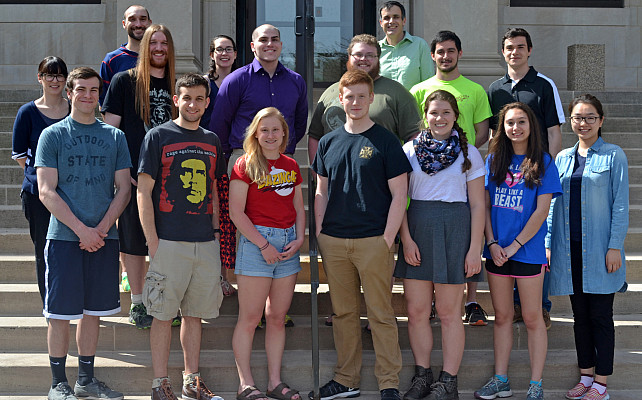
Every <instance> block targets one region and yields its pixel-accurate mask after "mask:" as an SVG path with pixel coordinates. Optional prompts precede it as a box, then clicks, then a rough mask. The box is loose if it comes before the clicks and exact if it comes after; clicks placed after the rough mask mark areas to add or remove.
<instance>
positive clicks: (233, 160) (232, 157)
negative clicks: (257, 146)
mask: <svg viewBox="0 0 642 400" xmlns="http://www.w3.org/2000/svg"><path fill="white" fill-rule="evenodd" d="M243 154H245V151H243V149H234V150H232V154H231V155H230V159H229V160H227V176H228V177H232V169H234V164H236V160H238V159H239V158H241V156H242V155H243ZM237 242H238V240H237Z"/></svg>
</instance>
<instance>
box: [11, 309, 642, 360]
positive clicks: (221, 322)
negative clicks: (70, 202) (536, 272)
mask: <svg viewBox="0 0 642 400" xmlns="http://www.w3.org/2000/svg"><path fill="white" fill-rule="evenodd" d="M236 319H237V317H236V316H221V317H219V318H216V319H211V320H206V321H203V336H202V349H203V350H227V349H230V348H232V334H233V333H234V327H235V326H236ZM613 319H614V321H615V335H616V338H617V339H616V343H615V346H616V349H621V350H624V349H641V348H642V334H641V331H642V314H631V315H615V316H614V317H613ZM292 320H293V321H294V327H291V328H287V329H286V332H287V339H286V342H285V349H286V350H306V349H311V348H312V339H311V330H312V326H311V318H310V316H294V317H292ZM324 321H325V316H323V317H320V318H319V319H318V324H319V347H320V349H322V350H332V349H334V339H333V335H332V328H331V327H329V326H325V324H324ZM489 321H490V322H489V324H488V326H484V327H479V326H469V325H464V329H465V331H466V337H467V342H466V349H468V350H490V349H492V348H493V321H494V318H493V317H492V316H491V317H490V318H489ZM366 323H367V321H366V318H365V317H364V318H363V321H362V324H361V325H362V326H365V325H366ZM397 324H398V327H399V345H400V347H401V348H402V349H410V342H409V340H408V322H407V318H406V317H400V318H399V319H398V322H397ZM71 325H72V335H71V342H70V346H71V348H74V347H75V346H76V344H75V333H74V332H75V328H76V322H75V321H74V322H72V324H71ZM431 327H432V332H433V335H434V348H435V349H436V350H441V348H442V347H441V340H442V338H441V323H440V321H439V319H438V318H437V319H435V320H433V322H432V323H431ZM100 332H101V333H100V339H99V342H98V349H99V351H118V352H125V351H139V350H147V349H149V330H139V329H136V327H134V326H133V325H131V324H130V323H129V322H128V318H127V317H126V316H117V317H106V318H102V319H101V326H100ZM174 332H176V333H177V332H178V329H175V330H174ZM361 335H362V341H363V348H364V349H366V350H372V349H373V346H372V335H371V334H370V333H365V332H364V331H363V330H362V332H361ZM18 343H19V345H18V346H17V344H18ZM264 343H265V329H257V330H256V334H255V339H254V350H264ZM548 346H549V349H550V350H564V349H572V348H574V346H575V342H574V338H573V317H572V315H559V316H553V317H552V326H551V329H550V330H549V331H548ZM171 349H172V350H180V349H181V346H180V341H179V337H178V334H175V335H173V337H172V344H171ZM513 349H514V350H528V337H527V330H526V326H525V325H524V323H516V324H513ZM16 350H19V351H21V352H46V351H47V323H46V321H45V318H43V317H42V316H39V317H35V316H34V317H24V316H18V317H0V352H14V351H16Z"/></svg>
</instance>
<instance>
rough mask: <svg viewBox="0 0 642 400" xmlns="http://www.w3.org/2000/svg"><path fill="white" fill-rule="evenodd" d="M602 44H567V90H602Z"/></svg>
mask: <svg viewBox="0 0 642 400" xmlns="http://www.w3.org/2000/svg"><path fill="white" fill-rule="evenodd" d="M604 47H605V46H604V45H603V44H574V45H571V46H568V57H567V59H568V69H567V78H566V80H567V86H568V90H604V61H605V60H604V53H605V51H604Z"/></svg>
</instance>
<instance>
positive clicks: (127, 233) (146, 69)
mask: <svg viewBox="0 0 642 400" xmlns="http://www.w3.org/2000/svg"><path fill="white" fill-rule="evenodd" d="M139 57H140V60H139V61H140V62H139V63H138V64H137V65H136V68H132V69H130V70H128V71H123V72H119V73H117V74H116V75H115V76H114V79H113V80H112V82H111V85H110V86H109V90H108V91H107V95H106V96H105V101H104V103H103V107H102V109H101V112H102V113H103V114H104V116H105V118H104V120H105V122H106V123H108V124H110V125H113V126H115V127H117V128H120V129H121V130H122V131H123V132H125V137H126V138H127V145H128V146H129V153H130V156H131V159H132V165H134V167H133V168H132V170H131V182H132V195H131V201H130V202H129V204H128V205H127V208H126V209H125V211H124V212H123V214H122V215H121V216H120V218H119V220H118V235H119V238H120V251H121V255H120V259H121V263H122V265H123V270H125V271H127V276H128V278H129V284H130V286H131V298H132V306H131V309H130V310H129V322H131V323H132V324H135V325H136V327H137V328H138V329H147V328H149V327H150V326H151V324H152V318H151V316H149V315H147V310H146V309H145V306H144V305H143V299H142V291H143V283H144V279H145V272H146V269H145V256H146V255H147V245H146V244H145V235H144V234H143V228H142V227H141V225H140V220H139V219H138V205H137V202H136V186H137V182H136V178H137V169H136V167H137V166H138V156H139V153H140V146H141V143H142V142H143V138H144V137H145V133H146V132H147V131H148V130H150V129H151V128H153V127H155V126H158V125H161V124H163V123H165V122H167V121H169V120H170V119H171V118H172V114H173V112H174V110H173V108H172V96H173V94H174V89H173V83H174V42H173V40H172V35H171V33H170V32H169V30H168V29H167V27H165V26H164V25H156V24H154V25H151V26H150V27H149V28H148V29H147V30H146V31H145V34H144V35H143V38H142V40H141V47H140V56H139ZM175 323H176V324H180V319H177V320H176V322H175Z"/></svg>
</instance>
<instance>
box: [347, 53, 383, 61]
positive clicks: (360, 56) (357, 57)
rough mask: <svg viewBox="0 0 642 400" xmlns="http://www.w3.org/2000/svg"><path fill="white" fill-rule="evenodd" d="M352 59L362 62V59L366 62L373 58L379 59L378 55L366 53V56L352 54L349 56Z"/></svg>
mask: <svg viewBox="0 0 642 400" xmlns="http://www.w3.org/2000/svg"><path fill="white" fill-rule="evenodd" d="M350 55H351V56H352V57H354V58H356V59H357V60H363V59H364V58H365V59H366V60H374V59H375V58H379V56H378V55H376V54H372V53H368V54H361V53H352V54H350Z"/></svg>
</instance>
